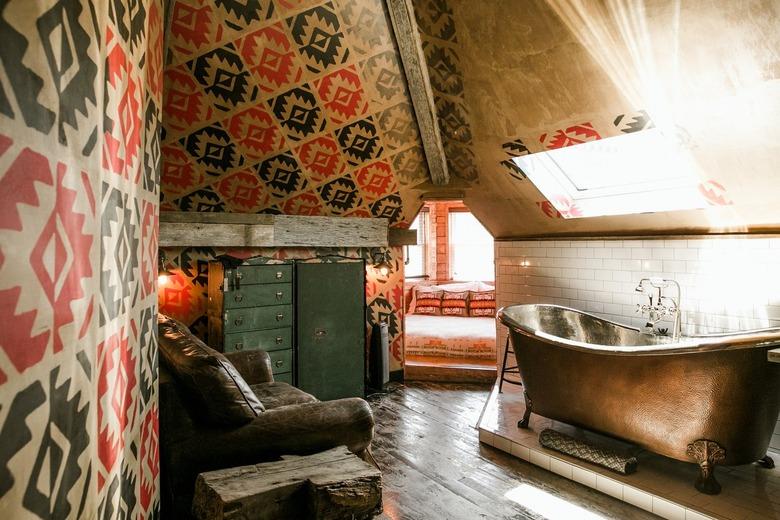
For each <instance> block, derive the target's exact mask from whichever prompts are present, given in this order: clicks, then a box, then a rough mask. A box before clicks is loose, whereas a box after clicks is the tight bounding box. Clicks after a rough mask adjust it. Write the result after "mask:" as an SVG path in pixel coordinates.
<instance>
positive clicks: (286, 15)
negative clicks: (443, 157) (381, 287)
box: [162, 0, 428, 227]
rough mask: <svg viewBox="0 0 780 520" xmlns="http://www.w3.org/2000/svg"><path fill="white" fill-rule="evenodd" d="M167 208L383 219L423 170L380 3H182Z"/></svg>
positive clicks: (176, 23) (168, 114) (405, 211)
mask: <svg viewBox="0 0 780 520" xmlns="http://www.w3.org/2000/svg"><path fill="white" fill-rule="evenodd" d="M170 17H171V23H170V35H169V40H168V48H167V52H166V65H165V89H164V91H165V96H164V97H165V101H164V105H163V111H164V117H163V122H164V137H163V143H162V154H163V172H162V208H163V209H164V210H178V211H225V212H235V213H283V214H289V215H329V216H337V215H341V216H353V217H385V218H388V219H390V221H391V223H392V225H394V226H401V227H404V226H406V225H408V224H409V222H410V219H411V218H413V217H414V215H415V213H416V211H417V209H418V208H419V205H420V202H419V195H420V194H419V192H418V191H416V190H414V189H413V186H414V184H419V183H420V182H423V181H425V180H426V179H427V178H428V171H427V165H426V163H425V160H424V156H423V154H422V147H421V141H420V138H419V133H418V128H417V123H416V121H415V117H414V112H413V109H412V106H411V101H410V98H409V94H408V92H407V87H406V80H405V76H404V74H403V72H402V68H401V64H400V58H399V55H398V52H397V50H396V48H395V41H394V37H393V33H392V29H391V27H390V25H389V20H388V18H387V13H386V12H385V5H384V2H383V1H382V0H331V1H327V2H322V1H312V0H251V1H246V2H236V1H233V0H230V1H228V0H176V1H175V2H174V3H173V5H172V8H171V13H170Z"/></svg>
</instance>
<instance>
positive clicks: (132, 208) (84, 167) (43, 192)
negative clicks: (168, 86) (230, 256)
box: [0, 0, 163, 518]
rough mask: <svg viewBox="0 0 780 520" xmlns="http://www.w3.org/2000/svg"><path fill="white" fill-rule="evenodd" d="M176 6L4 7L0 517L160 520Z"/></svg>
mask: <svg viewBox="0 0 780 520" xmlns="http://www.w3.org/2000/svg"><path fill="white" fill-rule="evenodd" d="M162 20H163V14H162V2H161V1H160V0H133V1H129V2H128V1H127V0H109V1H97V0H69V1H50V2H30V1H29V0H11V1H5V2H3V3H2V9H1V10H0V35H2V45H0V78H2V80H0V511H2V517H3V518H82V517H83V518H156V517H157V516H158V514H159V512H158V510H159V506H158V504H159V500H158V480H159V479H158V468H159V463H158V442H157V439H158V426H157V425H158V418H157V336H156V325H155V323H156V321H155V314H156V313H157V299H156V297H155V293H156V289H157V288H156V279H157V277H156V271H157V266H156V257H157V221H158V200H159V189H158V185H159V171H160V147H159V145H160V142H159V131H160V121H161V105H162V46H163V43H162V42H163V38H162V36H163V24H162Z"/></svg>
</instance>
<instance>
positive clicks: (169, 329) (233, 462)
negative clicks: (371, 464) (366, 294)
mask: <svg viewBox="0 0 780 520" xmlns="http://www.w3.org/2000/svg"><path fill="white" fill-rule="evenodd" d="M158 330H159V341H160V466H161V467H160V481H161V494H162V496H161V513H162V515H161V516H162V518H163V519H168V518H173V519H179V518H189V517H190V514H191V513H190V508H191V504H192V496H193V490H194V485H195V479H196V477H197V475H198V474H199V473H202V472H204V471H210V470H215V469H221V468H229V467H234V466H241V465H246V464H253V463H257V462H262V461H268V460H274V459H277V458H278V457H279V456H280V455H284V454H310V453H315V452H318V451H323V450H327V449H330V448H333V447H336V446H342V445H344V446H347V448H349V450H350V451H352V452H353V453H356V454H358V455H359V456H364V457H365V456H366V455H367V450H368V448H369V445H370V443H371V438H372V436H373V430H374V418H373V415H372V413H371V408H370V407H369V406H368V403H366V401H364V400H363V399H358V398H349V399H339V400H335V401H324V402H322V401H318V400H317V399H316V398H315V397H314V396H312V395H310V394H307V393H305V392H303V391H301V390H298V389H297V388H295V387H293V386H290V385H288V384H287V383H281V382H275V381H274V378H273V373H272V370H271V361H270V358H269V356H268V354H267V353H266V352H265V351H262V350H252V351H243V352H235V353H226V354H221V353H217V352H216V351H213V350H212V349H210V348H209V347H207V346H205V345H204V344H203V343H202V342H201V341H200V340H199V339H198V338H196V337H195V336H193V335H192V333H190V331H189V329H187V327H186V326H184V325H182V324H181V323H179V322H177V321H175V320H172V319H170V318H167V317H165V316H160V318H159V320H158ZM205 359H208V361H204V360H205ZM224 360H227V361H228V363H225V361H224ZM209 363H211V364H210V365H209ZM215 367H216V368H215ZM226 367H227V368H228V370H227V372H220V374H221V375H215V372H214V370H220V371H221V370H222V369H224V368H226ZM232 367H235V370H236V371H237V373H238V374H235V372H232V371H231V370H232ZM226 374H227V375H226ZM220 377H222V379H220ZM241 379H243V381H240V380H241ZM242 382H245V383H246V385H247V386H248V387H249V388H250V389H251V393H253V394H254V396H256V398H257V400H259V402H260V403H262V404H261V405H260V406H259V407H258V406H254V407H253V408H248V407H247V406H246V402H242V403H240V404H241V406H243V411H244V412H245V411H246V410H249V412H248V413H249V417H248V418H247V421H246V422H245V423H244V424H241V425H236V424H229V425H228V424H226V421H225V418H224V417H217V420H216V421H215V419H214V414H212V413H210V410H209V408H211V409H212V411H213V410H214V409H219V410H223V411H224V410H226V409H228V408H230V407H231V406H233V405H238V403H236V402H224V401H225V398H224V395H222V393H223V390H225V387H229V386H231V385H232V384H234V383H238V384H239V386H240V384H241V383H242ZM215 385H216V386H215ZM227 390H228V391H233V390H235V389H230V388H228V389H227ZM230 395H232V394H230ZM239 395H240V394H239ZM248 397H249V398H250V399H249V400H248V401H247V402H250V404H251V402H252V401H251V397H252V396H248ZM220 400H222V402H220ZM254 402H255V404H257V403H256V401H254ZM234 411H235V410H234ZM242 422H243V421H242Z"/></svg>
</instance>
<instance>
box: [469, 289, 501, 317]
mask: <svg viewBox="0 0 780 520" xmlns="http://www.w3.org/2000/svg"><path fill="white" fill-rule="evenodd" d="M470 292H471V295H470V296H469V300H468V308H469V316H471V317H473V318H478V317H484V316H495V315H496V291H495V290H493V291H470Z"/></svg>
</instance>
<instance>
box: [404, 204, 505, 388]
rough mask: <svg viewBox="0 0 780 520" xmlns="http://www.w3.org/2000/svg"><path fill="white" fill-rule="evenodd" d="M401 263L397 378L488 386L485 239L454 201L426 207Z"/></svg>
mask: <svg viewBox="0 0 780 520" xmlns="http://www.w3.org/2000/svg"><path fill="white" fill-rule="evenodd" d="M411 229H415V230H417V245H415V246H409V247H408V249H407V252H406V259H405V264H406V265H405V268H404V274H405V281H404V295H405V303H406V312H405V315H404V345H405V356H404V359H405V366H404V378H405V379H407V380H427V381H462V382H467V381H493V380H494V379H495V376H496V324H495V314H496V299H495V283H494V281H495V264H494V258H493V256H494V249H493V237H492V236H491V235H490V233H489V232H488V231H487V230H486V229H485V227H484V226H483V225H482V224H481V223H480V222H479V220H477V218H476V217H475V216H474V215H473V214H472V213H471V212H470V211H469V209H468V208H467V207H466V206H465V205H464V204H463V202H462V201H436V202H427V203H426V204H425V205H424V206H423V208H422V209H421V211H420V213H419V214H418V216H417V218H416V219H415V220H414V222H413V223H412V226H411Z"/></svg>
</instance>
